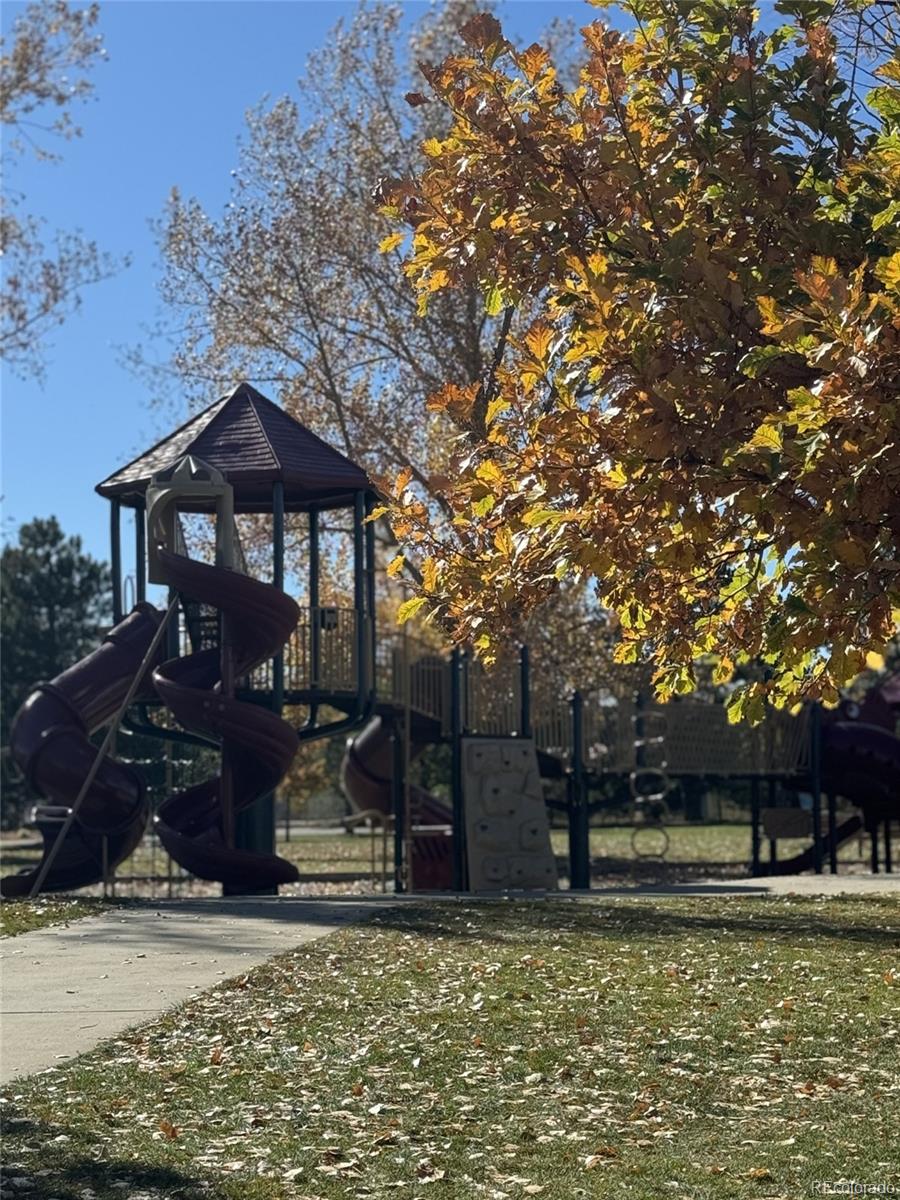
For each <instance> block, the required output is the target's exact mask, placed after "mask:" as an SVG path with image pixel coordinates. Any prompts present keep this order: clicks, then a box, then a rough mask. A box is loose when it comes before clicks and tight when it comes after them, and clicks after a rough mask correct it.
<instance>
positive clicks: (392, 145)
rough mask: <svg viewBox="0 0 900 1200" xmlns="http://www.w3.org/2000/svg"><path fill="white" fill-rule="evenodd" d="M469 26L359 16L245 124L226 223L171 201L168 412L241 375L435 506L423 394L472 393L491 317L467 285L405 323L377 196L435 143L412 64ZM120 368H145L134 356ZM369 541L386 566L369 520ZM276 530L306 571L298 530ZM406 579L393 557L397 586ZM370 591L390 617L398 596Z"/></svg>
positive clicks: (562, 43)
mask: <svg viewBox="0 0 900 1200" xmlns="http://www.w3.org/2000/svg"><path fill="white" fill-rule="evenodd" d="M476 12H477V8H476V5H475V3H473V0H447V2H446V3H443V4H441V5H436V6H434V7H430V8H428V9H426V10H424V11H423V13H422V15H421V16H420V17H418V18H417V19H416V21H415V22H414V23H412V25H411V26H410V27H409V28H408V31H407V29H405V28H404V12H403V10H402V8H401V7H400V6H398V5H396V4H394V5H390V4H384V3H375V4H372V5H371V6H367V5H360V7H359V9H358V10H357V12H356V14H355V15H354V16H353V18H352V20H350V21H349V22H348V23H346V24H341V23H339V24H338V25H337V27H336V28H335V30H334V31H333V32H332V33H331V35H330V36H329V38H328V39H327V41H326V43H325V45H324V46H323V48H322V49H321V51H318V52H317V53H316V54H315V56H314V57H313V58H312V59H311V61H310V64H309V69H308V70H307V73H306V75H305V76H304V77H303V78H301V79H300V80H299V81H298V95H297V96H296V97H287V96H286V97H281V98H279V99H277V100H275V101H274V102H268V101H267V102H265V103H264V104H261V105H260V106H259V107H258V108H256V109H254V110H253V111H251V112H250V113H249V114H248V117H247V130H246V136H245V139H244V145H243V149H242V153H241V156H240V160H239V162H238V164H237V166H236V168H235V170H234V172H233V187H232V195H231V198H230V201H229V203H228V205H227V206H226V208H225V210H224V212H223V213H221V214H212V213H210V212H209V211H207V210H206V209H205V208H204V207H203V206H202V205H201V204H200V203H199V202H198V201H196V200H192V199H189V198H186V197H184V196H182V195H181V194H180V193H179V192H178V191H177V190H175V191H173V193H172V196H171V198H170V202H169V205H168V208H167V210H166V213H165V214H164V217H163V219H162V221H161V222H160V227H159V234H160V242H161V248H162V252H163V261H164V277H163V281H162V295H163V299H164V301H165V311H166V317H165V321H166V323H169V322H171V325H172V326H174V327H175V328H176V329H177V331H178V332H177V335H176V338H175V344H174V351H173V356H172V359H171V362H169V363H167V364H166V368H165V371H164V372H163V374H162V377H160V375H159V373H157V372H153V371H152V369H151V373H150V379H151V382H152V383H153V384H154V386H156V387H157V388H160V391H161V398H164V397H165V393H166V392H167V390H168V388H169V387H170V386H171V383H172V380H174V381H175V382H176V386H177V389H178V392H177V395H178V403H179V404H181V403H183V395H184V389H185V385H187V391H188V395H189V397H190V399H191V400H196V401H197V402H198V403H202V404H208V403H209V397H210V391H211V390H213V389H216V388H222V389H223V390H224V389H225V388H227V387H229V386H231V384H232V383H233V382H234V380H235V379H238V378H250V379H253V380H255V381H256V382H258V384H259V386H260V387H261V388H262V389H263V390H269V391H271V392H272V393H273V394H274V395H276V396H277V398H278V399H279V400H280V402H281V403H282V404H283V405H284V406H285V408H286V409H287V410H288V411H289V412H290V413H292V415H294V416H296V417H297V418H298V419H299V420H301V421H303V422H304V423H305V424H307V425H309V426H310V427H311V428H312V429H313V430H315V432H316V433H318V434H319V435H320V436H322V437H324V438H326V439H327V440H329V441H331V442H332V443H333V444H334V445H336V446H338V447H339V448H340V449H341V450H342V451H344V452H345V453H346V454H348V455H349V456H350V457H351V458H353V459H355V460H356V461H358V462H360V463H362V464H363V465H364V466H365V467H366V468H367V469H368V470H369V471H370V472H371V473H372V475H373V476H375V477H378V476H382V475H388V476H390V477H391V478H393V477H394V476H395V475H396V473H397V472H398V471H400V470H404V471H408V472H409V475H410V478H412V479H413V480H415V483H416V486H417V487H418V488H419V490H420V494H422V495H425V496H427V497H428V499H429V502H430V503H432V504H435V505H436V506H437V507H438V508H440V507H441V505H442V504H443V503H444V500H443V490H444V489H445V488H446V486H447V483H448V477H447V470H448V462H449V453H450V450H451V449H452V438H453V437H454V436H455V433H456V429H455V426H454V424H453V422H452V420H450V419H449V418H448V416H447V414H446V413H442V412H437V411H435V412H430V413H429V412H425V411H424V410H423V406H422V397H423V396H424V395H427V394H428V393H430V392H432V391H433V390H435V389H436V388H437V387H439V386H440V384H441V382H442V381H443V380H444V378H445V377H446V376H447V375H448V374H449V375H451V376H452V377H453V378H454V379H456V380H460V381H464V382H465V383H466V384H468V385H478V384H479V383H481V382H482V381H484V382H485V384H486V382H487V380H488V379H489V377H490V372H491V367H492V361H493V358H492V356H493V349H494V345H495V344H496V339H497V336H498V332H499V330H500V328H501V327H502V318H500V317H498V316H497V315H495V314H492V313H488V312H486V311H485V308H484V305H483V303H482V300H481V294H480V290H479V288H478V286H477V285H476V284H474V283H473V284H471V285H465V286H460V287H459V288H457V289H454V290H453V291H447V292H445V293H444V294H442V295H439V296H435V297H434V299H433V302H432V303H431V304H430V305H429V307H428V311H427V313H426V314H425V315H424V316H422V315H418V314H417V308H418V302H417V299H416V297H415V295H414V294H413V293H412V291H411V289H410V288H409V286H408V284H407V282H406V281H405V280H404V278H403V277H402V274H401V273H400V270H399V266H400V263H401V261H402V252H403V246H402V243H403V238H402V236H400V235H399V234H398V233H397V232H396V230H395V229H394V228H393V226H392V222H391V221H390V219H388V218H387V217H385V216H384V215H383V214H381V213H379V212H378V210H377V205H376V204H375V203H374V201H373V193H374V192H375V190H376V189H377V187H378V185H379V183H380V181H381V180H382V179H383V178H384V177H385V176H386V175H387V176H391V175H392V176H398V175H402V174H407V173H410V172H412V171H413V170H414V168H415V164H416V162H417V158H418V155H419V147H420V146H421V144H422V142H423V141H425V140H427V139H429V138H431V139H433V138H436V137H438V136H443V135H444V134H446V133H447V132H448V130H449V128H450V123H451V117H450V115H449V114H448V113H447V112H445V111H443V110H442V109H441V108H439V107H438V106H437V105H434V104H427V103H425V99H426V98H425V96H424V95H423V94H421V92H418V91H416V90H413V89H416V88H418V87H420V86H421V79H420V76H419V72H418V68H417V65H416V64H417V62H418V61H420V60H422V59H438V58H441V57H442V56H443V55H445V54H446V53H448V51H449V50H451V49H452V48H456V49H462V48H463V47H464V43H463V42H462V41H461V39H460V36H459V28H460V27H461V26H462V25H464V24H465V22H466V21H467V20H469V19H471V18H472V17H473V16H474V15H475V13H476ZM406 16H407V17H408V16H409V14H408V12H407V14H406ZM547 40H548V44H550V45H552V46H554V47H556V50H557V53H558V56H559V57H560V58H561V59H562V60H564V61H568V58H569V47H570V45H571V43H572V32H571V31H570V30H568V28H567V27H565V26H562V25H559V24H551V27H550V29H549V32H548V35H547ZM379 246H380V247H381V249H380V251H379ZM164 331H165V328H163V329H161V330H160V332H161V333H163V332H164ZM134 358H135V361H136V365H137V366H138V367H145V368H146V367H147V366H148V364H147V363H146V361H145V360H144V359H142V355H141V352H137V353H136V354H135V356H134ZM451 516H452V511H451V510H450V509H449V508H446V509H445V510H444V517H445V519H448V518H449V517H451ZM291 525H292V523H291V522H290V521H289V526H291ZM378 532H379V543H380V544H381V546H382V549H386V550H387V551H388V557H393V553H394V550H393V547H394V546H395V543H394V539H393V538H392V537H391V536H390V531H389V530H387V528H386V526H385V525H384V523H383V522H379V526H378ZM288 534H289V546H290V555H289V559H292V560H294V561H297V562H298V563H300V564H301V570H300V572H299V573H300V574H301V575H302V564H303V563H304V562H305V561H306V559H305V550H304V545H303V538H304V537H305V533H304V531H303V529H302V528H301V529H299V530H298V529H297V528H296V527H293V528H289V531H288ZM242 537H244V538H245V541H246V542H247V543H248V549H249V551H250V553H251V554H252V552H253V542H254V539H255V537H256V539H257V540H258V541H259V543H260V545H261V547H262V553H263V555H264V556H268V546H269V537H270V534H269V532H268V529H267V527H265V526H264V525H261V526H260V527H259V529H258V531H257V534H256V535H255V534H254V532H253V530H252V529H251V528H250V525H249V523H248V522H247V521H244V522H243V527H242ZM346 562H347V559H346V556H344V557H341V555H340V554H339V553H335V554H334V555H333V556H330V557H328V558H327V559H326V561H325V562H324V563H323V568H324V569H325V570H326V572H327V573H328V574H329V581H327V582H326V585H325V588H326V591H327V592H328V594H329V595H331V596H332V599H333V600H334V601H335V602H339V594H340V586H336V587H335V588H334V590H333V592H332V591H331V590H330V588H331V581H332V580H333V581H334V582H335V583H336V584H337V585H340V584H341V583H342V582H345V580H344V579H342V576H341V568H342V565H346ZM402 565H403V560H402V559H395V560H394V564H393V566H392V568H391V571H392V573H393V575H397V573H398V572H399V569H400V567H401V566H402ZM409 566H410V567H412V569H415V564H414V563H410V564H409ZM388 578H390V576H389V577H388ZM380 580H381V583H382V586H381V589H380V591H381V593H382V595H383V596H384V597H385V602H384V604H383V606H382V612H383V615H385V616H389V617H390V619H392V617H393V613H394V612H395V611H396V608H397V603H398V601H399V599H401V598H402V597H403V596H404V595H405V591H404V590H403V589H401V588H400V587H399V586H397V585H395V584H390V583H386V582H385V579H384V576H383V575H380ZM583 594H584V589H583V588H582V589H579V588H575V589H572V591H571V594H570V595H568V596H567V598H566V605H565V606H564V616H563V614H561V617H562V619H564V620H565V621H566V623H567V625H568V624H571V622H572V621H573V620H574V621H575V623H576V624H578V626H579V628H581V629H583V628H584V623H585V622H587V623H588V625H590V624H591V622H594V621H596V620H598V614H597V610H596V605H595V604H592V603H589V604H588V605H587V606H585V605H584V604H583V603H579V602H578V601H577V600H576V598H581V597H582V596H583ZM576 608H579V609H580V610H581V612H580V616H579V617H577V618H576V617H574V615H573V614H574V611H575V609H576ZM584 640H586V635H585V639H584Z"/></svg>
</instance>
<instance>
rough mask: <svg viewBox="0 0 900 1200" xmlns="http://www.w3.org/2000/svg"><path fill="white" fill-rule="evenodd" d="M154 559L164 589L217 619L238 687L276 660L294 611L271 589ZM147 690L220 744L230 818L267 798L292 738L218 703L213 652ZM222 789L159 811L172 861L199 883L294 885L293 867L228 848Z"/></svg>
mask: <svg viewBox="0 0 900 1200" xmlns="http://www.w3.org/2000/svg"><path fill="white" fill-rule="evenodd" d="M159 559H160V563H161V564H162V566H163V568H164V570H165V574H166V582H167V583H168V584H169V586H170V587H171V588H174V589H176V590H177V591H179V592H182V593H183V594H184V595H186V596H190V597H191V599H193V600H197V601H199V602H200V603H201V604H209V605H213V606H214V607H216V608H218V609H219V611H220V612H221V613H222V614H223V615H224V617H225V619H226V621H227V623H228V628H229V632H230V637H231V643H232V654H233V666H234V674H235V677H236V678H240V677H241V676H242V675H245V674H246V673H247V672H248V671H251V670H252V669H253V668H254V667H255V666H258V665H259V664H260V663H262V662H265V660H266V659H268V658H272V657H273V655H275V654H277V653H278V651H279V650H280V649H281V647H282V646H283V645H284V644H285V642H286V641H287V640H288V638H289V637H290V636H291V633H292V632H293V630H294V628H295V627H296V625H297V621H298V619H299V616H300V610H299V608H298V607H297V605H296V604H295V603H294V601H293V600H292V599H291V598H290V596H287V595H285V593H284V592H282V591H279V590H278V588H275V587H272V586H271V585H270V584H267V583H261V582H260V581H259V580H258V579H251V578H250V577H249V576H248V575H241V574H238V573H237V572H234V571H228V570H225V569H224V568H222V567H213V566H209V565H208V564H207V563H202V562H196V561H195V560H194V559H190V558H186V557H184V556H183V555H180V554H172V553H171V552H169V551H160V553H159ZM153 683H154V685H155V687H156V690H157V692H158V693H159V695H160V697H161V698H162V699H163V700H164V701H165V703H166V704H167V705H168V707H169V708H170V710H171V711H172V713H174V715H175V717H176V718H177V719H178V721H180V723H181V724H182V725H183V726H184V727H185V728H186V729H191V730H194V731H196V732H199V733H203V734H205V735H206V736H207V737H211V738H214V739H216V740H219V741H221V743H222V746H223V749H224V750H225V752H226V755H227V760H228V762H229V765H230V769H231V771H232V777H233V784H234V807H235V811H240V810H241V809H242V808H246V807H248V806H249V805H250V804H252V803H253V802H254V801H255V800H257V799H259V797H260V796H264V795H265V794H266V793H267V792H270V791H272V790H273V788H275V787H276V786H277V784H278V783H279V782H280V781H281V779H282V778H283V777H284V774H285V772H286V771H287V769H288V767H289V766H290V765H291V762H292V760H293V758H294V755H295V754H296V752H297V745H298V742H297V733H296V731H295V729H294V728H293V726H292V725H289V724H288V722H287V721H284V720H282V718H281V717H279V716H277V715H276V714H275V713H273V712H270V711H269V710H268V709H266V708H262V707H261V706H260V705H258V704H248V703H246V702H245V701H242V700H235V699H231V698H227V697H223V696H222V693H221V673H220V661H219V651H218V650H201V651H200V652H199V653H196V654H190V655H188V656H187V657H186V658H173V659H172V660H171V661H169V662H166V663H163V664H162V666H160V667H157V669H156V670H155V671H154V673H153ZM219 787H220V777H219V776H218V775H216V776H213V778H211V779H207V780H205V781H204V782H203V783H200V784H198V785H197V786H196V787H192V788H189V789H188V790H187V791H184V792H177V793H176V794H175V795H174V796H170V797H169V798H168V799H167V800H165V801H164V802H163V804H162V805H161V806H160V809H159V812H158V813H157V817H156V831H157V833H158V834H159V839H160V841H161V842H162V844H163V845H164V846H165V848H166V849H167V850H168V852H169V854H171V856H172V858H174V859H175V861H176V862H178V863H180V864H181V866H183V867H184V868H185V869H186V870H188V871H190V872H191V873H192V874H193V875H196V876H198V878H200V879H210V880H216V881H218V882H219V883H224V884H230V885H233V886H236V887H257V888H269V887H275V886H277V885H278V884H280V883H292V882H294V881H295V880H296V879H297V878H298V873H297V868H296V867H295V866H294V865H293V864H292V863H289V862H288V861H287V860H286V859H283V858H280V857H279V856H278V855H276V854H255V853H252V852H250V851H247V850H236V849H234V848H233V847H231V846H228V845H226V843H225V838H224V834H223V829H222V807H221V804H220V802H219Z"/></svg>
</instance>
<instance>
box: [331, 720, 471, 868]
mask: <svg viewBox="0 0 900 1200" xmlns="http://www.w3.org/2000/svg"><path fill="white" fill-rule="evenodd" d="M426 745H427V743H426V742H415V741H414V742H413V744H412V746H411V747H410V758H415V757H416V756H417V755H418V754H421V752H422V751H423V750H424V749H425V746H426ZM393 776H394V767H393V747H392V745H391V730H390V727H389V725H387V724H386V722H385V721H383V720H382V718H381V717H373V718H372V720H371V721H370V722H369V723H368V725H366V726H365V727H364V728H363V729H362V730H361V731H360V733H359V734H358V735H357V736H356V737H355V738H353V740H352V741H351V742H350V743H349V744H348V746H347V752H346V754H345V755H344V761H343V762H342V764H341V784H342V786H343V789H344V792H345V793H346V795H347V798H348V799H349V800H350V803H351V804H352V805H353V806H354V808H356V809H357V810H358V811H360V812H365V810H366V809H369V808H374V809H376V810H377V811H378V812H382V813H385V815H390V814H391V813H392V812H393ZM410 800H411V806H412V809H413V811H414V812H415V814H416V822H417V824H421V825H451V824H452V821H453V814H452V812H451V809H450V805H449V804H446V803H445V802H444V801H443V800H440V799H439V798H438V797H437V796H433V795H432V794H431V792H426V791H425V790H424V789H423V788H420V787H416V786H415V784H413V785H411V787H410ZM412 846H413V851H412V864H411V866H412V875H413V885H414V886H415V888H416V890H418V891H421V890H432V889H433V890H446V889H449V888H451V887H452V886H453V854H452V846H453V843H452V839H451V838H450V837H448V836H447V835H446V834H442V833H431V834H429V833H426V832H423V833H420V834H416V833H415V830H414V831H413V842H412Z"/></svg>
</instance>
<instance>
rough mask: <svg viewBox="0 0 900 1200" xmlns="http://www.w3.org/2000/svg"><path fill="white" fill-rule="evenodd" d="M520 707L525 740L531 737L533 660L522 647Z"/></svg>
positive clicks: (522, 731) (521, 727) (525, 647)
mask: <svg viewBox="0 0 900 1200" xmlns="http://www.w3.org/2000/svg"><path fill="white" fill-rule="evenodd" d="M519 705H520V713H521V716H520V718H519V736H520V737H523V738H530V737H531V733H532V730H531V660H530V659H529V656H528V647H527V646H521V647H520V648H519Z"/></svg>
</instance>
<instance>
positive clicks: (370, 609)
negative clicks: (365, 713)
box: [366, 493, 377, 704]
mask: <svg viewBox="0 0 900 1200" xmlns="http://www.w3.org/2000/svg"><path fill="white" fill-rule="evenodd" d="M374 507H375V497H374V496H373V495H372V494H371V493H367V495H366V516H367V517H369V516H370V515H371V512H372V509H373V508H374ZM366 619H367V620H368V623H369V645H368V655H369V692H368V697H367V699H368V701H369V703H370V704H374V702H375V692H376V686H377V685H376V680H375V653H376V630H375V525H374V523H373V522H372V521H367V522H366Z"/></svg>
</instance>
